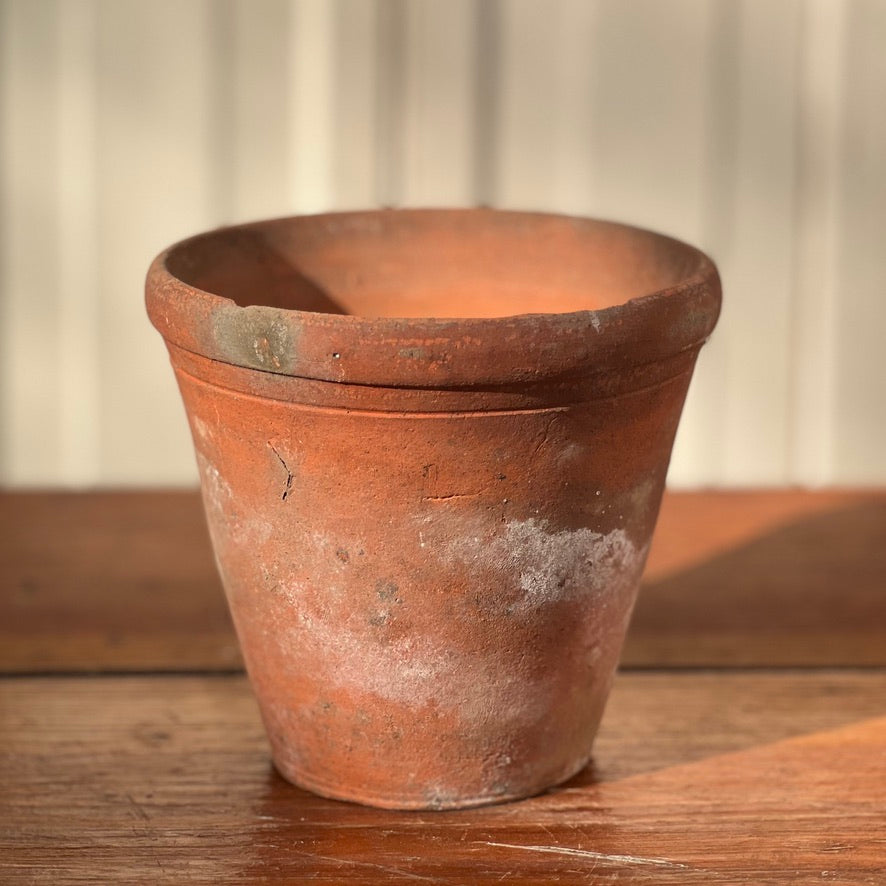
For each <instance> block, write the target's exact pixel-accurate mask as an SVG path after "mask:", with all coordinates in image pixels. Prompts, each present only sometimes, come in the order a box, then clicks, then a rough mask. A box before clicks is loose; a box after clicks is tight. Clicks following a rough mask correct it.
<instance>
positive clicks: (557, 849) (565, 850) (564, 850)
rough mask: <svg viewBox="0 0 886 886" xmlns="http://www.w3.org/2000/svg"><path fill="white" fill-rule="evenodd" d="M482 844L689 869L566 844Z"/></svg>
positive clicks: (620, 862)
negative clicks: (573, 847)
mask: <svg viewBox="0 0 886 886" xmlns="http://www.w3.org/2000/svg"><path fill="white" fill-rule="evenodd" d="M479 842H481V843H482V844H483V845H484V846H499V847H501V848H503V849H524V850H526V851H527V852H549V853H551V854H553V855H568V856H571V857H575V858H588V859H591V860H593V861H610V862H617V863H619V864H636V865H655V866H656V867H663V868H682V869H683V870H689V869H690V868H689V865H686V864H680V863H679V862H676V861H669V860H668V859H667V858H647V857H643V856H639V855H611V854H609V853H608V852H593V851H591V850H590V849H572V848H570V847H568V846H522V845H520V844H519V843H490V842H489V841H487V840H482V841H479Z"/></svg>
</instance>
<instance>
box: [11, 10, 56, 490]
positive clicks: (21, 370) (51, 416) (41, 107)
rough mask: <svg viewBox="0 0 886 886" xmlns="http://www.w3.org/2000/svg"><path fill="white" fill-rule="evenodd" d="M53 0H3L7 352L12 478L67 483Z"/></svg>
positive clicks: (31, 481)
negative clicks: (60, 385)
mask: <svg viewBox="0 0 886 886" xmlns="http://www.w3.org/2000/svg"><path fill="white" fill-rule="evenodd" d="M58 6H59V4H58V3H57V2H53V0H35V2H31V3H21V2H10V0H7V2H5V3H4V4H3V10H2V14H3V18H2V23H0V24H2V28H0V41H2V43H0V65H2V68H0V70H2V78H3V82H2V89H3V91H2V95H0V112H2V115H3V117H2V144H0V162H2V167H0V169H2V200H0V213H2V216H0V232H2V237H3V243H2V247H3V248H2V253H0V275H2V277H0V287H2V300H0V309H2V314H0V319H2V323H0V351H2V370H0V385H2V395H3V396H2V404H3V412H4V415H3V418H2V423H0V434H2V440H0V443H2V450H0V451H2V458H3V465H2V472H3V479H4V480H7V481H9V480H12V481H14V482H17V483H22V484H27V485H48V484H52V483H55V482H58V479H59V475H60V467H61V458H60V447H61V440H60V433H59V432H60V415H59V398H58V369H59V363H58V327H57V322H56V320H57V310H58V299H57V292H58V265H57V260H58V234H59V229H58V196H57V195H58V151H59V113H58V109H59V104H58V102H59V97H58V85H59V84H58V76H59V70H58V53H57V47H58V29H57V26H56V21H57V16H58V13H59V10H58Z"/></svg>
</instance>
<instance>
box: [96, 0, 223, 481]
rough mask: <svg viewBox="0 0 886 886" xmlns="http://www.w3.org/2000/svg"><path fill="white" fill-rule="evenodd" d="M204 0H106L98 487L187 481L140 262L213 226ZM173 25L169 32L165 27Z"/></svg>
mask: <svg viewBox="0 0 886 886" xmlns="http://www.w3.org/2000/svg"><path fill="white" fill-rule="evenodd" d="M212 6H213V4H212V2H211V0H192V2H188V3H178V2H176V0H159V2H154V3H151V4H149V5H146V4H144V3H141V2H139V0H102V3H101V5H100V7H99V47H98V66H99V68H98V70H99V78H100V91H99V130H98V148H97V150H98V156H99V181H98V189H97V191H98V222H99V238H100V243H101V281H100V284H101V309H102V323H101V361H102V362H101V377H102V451H101V463H102V476H103V479H104V480H105V482H107V483H112V484H117V483H130V482H132V480H133V478H138V479H139V480H140V481H141V482H146V483H151V482H164V483H169V482H180V481H190V480H191V478H192V477H193V476H194V469H193V455H192V454H191V452H190V443H189V440H188V435H187V429H186V425H185V421H184V413H183V410H182V407H181V405H180V404H179V402H178V395H177V392H176V390H175V385H174V382H173V380H172V377H171V372H170V370H169V367H168V364H167V361H166V355H165V349H164V347H163V345H162V343H161V341H160V338H159V336H158V335H157V333H156V332H155V331H154V330H153V329H152V328H151V327H150V325H149V324H148V322H147V320H146V318H145V310H144V303H143V297H142V292H143V287H144V276H145V272H146V270H147V266H148V263H149V262H150V260H151V259H152V258H153V257H154V255H155V254H156V253H157V252H159V251H160V249H161V248H163V247H164V246H166V245H168V244H169V243H170V242H172V241H173V240H175V239H177V238H180V237H184V236H186V235H188V234H192V233H194V232H195V231H199V230H201V229H203V228H207V227H212V226H214V225H216V224H218V223H219V221H220V219H219V218H218V215H217V211H216V207H217V206H218V205H219V203H220V202H221V203H226V202H227V201H226V200H223V201H220V200H219V198H218V196H217V195H215V194H214V193H213V189H212V186H213V184H214V183H215V182H216V181H217V176H216V175H215V173H214V171H213V168H212V166H213V163H214V162H215V157H216V154H215V151H214V145H213V141H212V136H213V134H214V131H215V127H214V120H215V118H214V114H215V113H216V110H215V101H216V97H215V96H214V95H213V92H212V90H213V84H212V82H211V77H210V72H211V70H212V57H211V52H212V47H211V46H210V45H209V43H208V42H207V41H206V40H205V39H203V36H202V35H205V34H208V33H212V22H211V19H210V13H211V9H212ZM171 22H174V23H175V26H174V27H171V26H170V23H171Z"/></svg>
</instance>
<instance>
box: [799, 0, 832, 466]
mask: <svg viewBox="0 0 886 886" xmlns="http://www.w3.org/2000/svg"><path fill="white" fill-rule="evenodd" d="M800 13H801V23H800V25H801V30H800V38H801V43H800V50H799V52H800V65H799V82H798V93H797V115H798V120H797V123H798V128H797V158H796V159H797V174H796V177H795V182H796V188H797V194H796V201H795V212H794V228H793V236H794V279H793V292H792V295H793V300H792V305H791V326H792V328H791V330H790V336H791V338H790V342H789V351H788V356H789V358H790V362H791V391H790V396H791V409H790V417H791V426H790V428H789V431H790V434H791V440H790V448H789V451H788V465H789V467H788V479H789V480H793V481H795V482H797V481H799V482H803V481H805V482H807V483H823V482H826V481H827V479H828V477H830V476H833V474H832V471H833V454H834V453H833V449H834V418H835V411H834V394H835V385H834V383H835V377H836V371H837V366H836V326H835V324H836V323H837V322H838V321H839V314H838V304H837V302H838V291H837V270H838V268H837V262H838V258H839V256H838V253H837V248H838V233H839V231H838V218H839V214H840V211H841V200H840V176H841V145H840V122H841V117H842V113H843V110H842V109H843V104H844V101H845V84H844V76H843V65H844V63H845V59H844V52H845V43H846V28H845V21H844V20H845V14H846V4H845V3H834V2H833V0H806V2H805V3H803V5H802V6H801V8H800Z"/></svg>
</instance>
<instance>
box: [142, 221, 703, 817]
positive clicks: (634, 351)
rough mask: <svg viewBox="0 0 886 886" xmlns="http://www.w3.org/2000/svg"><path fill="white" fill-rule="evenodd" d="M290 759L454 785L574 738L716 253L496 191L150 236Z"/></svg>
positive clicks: (670, 422)
mask: <svg viewBox="0 0 886 886" xmlns="http://www.w3.org/2000/svg"><path fill="white" fill-rule="evenodd" d="M147 303H148V312H149V314H150V317H151V320H152V321H153V323H154V325H155V326H156V327H157V329H158V330H159V331H160V332H161V333H162V335H163V337H164V338H165V340H166V343H167V345H168V347H169V352H170V354H171V358H172V364H173V367H174V369H175V373H176V376H177V378H178V382H179V385H180V388H181V392H182V397H183V399H184V403H185V407H186V409H187V413H188V418H189V421H190V425H191V431H192V434H193V438H194V446H195V448H196V453H197V461H198V463H199V467H200V474H201V481H202V489H203V498H204V502H205V506H206V513H207V517H208V521H209V527H210V532H211V535H212V542H213V545H214V548H215V553H216V557H217V561H218V566H219V571H220V572H221V576H222V579H223V581H224V586H225V589H226V593H227V596H228V600H229V604H230V608H231V613H232V615H233V619H234V624H235V625H236V628H237V632H238V635H239V638H240V643H241V646H242V649H243V655H244V658H245V661H246V666H247V669H248V672H249V676H250V679H251V681H252V685H253V688H254V690H255V693H256V695H257V697H258V701H259V705H260V707H261V711H262V715H263V718H264V722H265V726H266V728H267V732H268V736H269V739H270V743H271V748H272V753H273V757H274V761H275V763H276V765H277V768H278V769H279V770H280V772H281V773H283V775H284V776H286V778H288V779H290V780H291V781H293V782H295V783H296V784H299V785H302V786H304V787H306V788H308V789H310V790H312V791H315V792H317V793H319V794H323V795H326V796H329V797H337V798H342V799H348V800H356V801H358V802H361V803H368V804H372V805H377V806H385V807H395V808H446V807H459V806H471V805H477V804H482V803H491V802H496V801H501V800H506V799H511V798H516V797H524V796H528V795H531V794H533V793H537V792H539V791H542V790H544V789H546V788H549V787H551V786H553V785H556V784H557V783H559V782H562V781H564V780H565V779H568V778H569V777H570V776H572V775H573V774H574V773H576V772H577V771H578V770H580V769H581V768H582V767H583V766H584V765H585V763H586V762H587V760H588V758H589V755H590V751H591V743H592V741H593V738H594V733H595V731H596V729H597V725H598V723H599V721H600V717H601V715H602V712H603V707H604V704H605V701H606V697H607V693H608V691H609V687H610V683H611V681H612V676H613V672H614V670H615V667H616V663H617V661H618V656H619V650H620V648H621V645H622V640H623V638H624V634H625V630H626V628H627V624H628V619H629V617H630V613H631V608H632V606H633V604H634V599H635V596H636V593H637V586H638V583H639V580H640V574H641V572H642V569H643V564H644V561H645V558H646V553H647V551H648V549H649V542H650V538H651V535H652V530H653V527H654V524H655V520H656V515H657V512H658V507H659V502H660V498H661V494H662V490H663V487H664V482H665V473H666V471H667V466H668V460H669V457H670V452H671V445H672V443H673V440H674V434H675V432H676V429H677V422H678V419H679V416H680V410H681V408H682V404H683V399H684V396H685V394H686V389H687V386H688V384H689V379H690V375H691V373H692V368H693V364H694V363H695V359H696V356H697V353H698V350H699V348H700V347H701V345H702V344H703V342H704V341H705V339H706V337H707V336H708V334H709V333H710V332H711V329H712V328H713V326H714V323H715V322H716V318H717V314H718V311H719V304H720V288H719V280H718V277H717V272H716V269H715V268H714V265H713V264H712V263H711V261H710V260H709V259H707V258H706V257H705V256H704V255H703V254H701V253H700V252H698V251H697V250H695V249H693V248H691V247H689V246H686V245H684V244H681V243H678V242H676V241H674V240H671V239H669V238H666V237H662V236H659V235H656V234H652V233H649V232H645V231H640V230H635V229H632V228H628V227H624V226H620V225H615V224H609V223H603V222H596V221H588V220H583V219H575V218H566V217H558V216H550V215H540V214H528V213H511V212H497V211H492V210H445V211H429V210H416V211H411V210H409V211H407V210H400V211H378V212H362V213H347V214H332V215H321V216H313V217H302V218H292V219H282V220H278V221H271V222H264V223H259V224H253V225H245V226H242V227H236V228H230V229H226V230H217V231H212V232H211V233H207V234H203V235H201V236H198V237H194V238H192V239H190V240H187V241H185V242H183V243H180V244H178V245H177V246H173V247H172V248H171V249H169V250H167V251H166V252H164V253H163V254H162V255H160V256H159V257H158V258H157V259H156V261H155V262H154V263H153V265H152V266H151V269H150V271H149V274H148V280H147Z"/></svg>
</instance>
